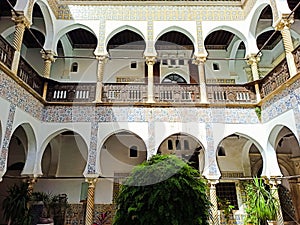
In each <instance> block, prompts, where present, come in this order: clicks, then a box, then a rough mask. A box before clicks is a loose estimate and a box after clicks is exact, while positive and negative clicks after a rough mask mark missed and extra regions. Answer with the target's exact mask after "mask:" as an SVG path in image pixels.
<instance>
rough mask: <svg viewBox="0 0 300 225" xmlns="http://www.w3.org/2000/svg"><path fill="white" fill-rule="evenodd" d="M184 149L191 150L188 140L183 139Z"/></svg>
mask: <svg viewBox="0 0 300 225" xmlns="http://www.w3.org/2000/svg"><path fill="white" fill-rule="evenodd" d="M183 146H184V150H190V145H189V141H188V140H184V141H183Z"/></svg>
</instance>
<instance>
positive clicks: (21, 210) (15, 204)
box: [2, 183, 31, 225]
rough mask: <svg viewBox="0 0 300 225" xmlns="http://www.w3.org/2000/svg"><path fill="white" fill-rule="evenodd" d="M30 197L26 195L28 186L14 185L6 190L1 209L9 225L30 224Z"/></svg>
mask: <svg viewBox="0 0 300 225" xmlns="http://www.w3.org/2000/svg"><path fill="white" fill-rule="evenodd" d="M29 200H30V195H29V193H28V184H27V183H21V184H20V185H18V184H14V185H13V186H11V187H10V188H9V189H8V196H7V197H6V198H5V199H4V201H3V205H2V209H3V212H4V219H5V220H6V221H10V224H11V225H28V224H31V218H30V216H29V215H30V214H29V204H28V202H29Z"/></svg>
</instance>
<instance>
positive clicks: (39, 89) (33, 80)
mask: <svg viewBox="0 0 300 225" xmlns="http://www.w3.org/2000/svg"><path fill="white" fill-rule="evenodd" d="M17 75H18V77H19V78H21V80H23V81H24V82H25V83H26V84H28V85H29V87H31V88H32V89H33V90H35V91H36V93H38V94H39V95H42V94H43V88H44V78H43V77H41V76H40V75H39V74H38V73H37V72H36V71H35V70H34V69H33V68H32V67H31V66H30V65H29V64H28V63H27V62H26V61H25V60H24V59H23V58H22V57H21V59H20V63H19V69H18V74H17Z"/></svg>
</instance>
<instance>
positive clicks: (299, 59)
mask: <svg viewBox="0 0 300 225" xmlns="http://www.w3.org/2000/svg"><path fill="white" fill-rule="evenodd" d="M293 55H294V59H295V63H296V68H297V71H298V72H300V45H299V46H298V47H297V48H296V49H295V50H294V51H293Z"/></svg>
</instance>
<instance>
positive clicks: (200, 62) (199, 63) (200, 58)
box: [193, 54, 207, 103]
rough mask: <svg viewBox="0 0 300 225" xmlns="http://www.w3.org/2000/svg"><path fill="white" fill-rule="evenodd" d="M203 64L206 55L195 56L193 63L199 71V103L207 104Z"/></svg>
mask: <svg viewBox="0 0 300 225" xmlns="http://www.w3.org/2000/svg"><path fill="white" fill-rule="evenodd" d="M205 62H206V55H204V54H200V55H198V56H195V60H194V61H193V63H194V64H195V65H197V66H198V71H199V88H200V101H201V103H207V92H206V81H205Z"/></svg>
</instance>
